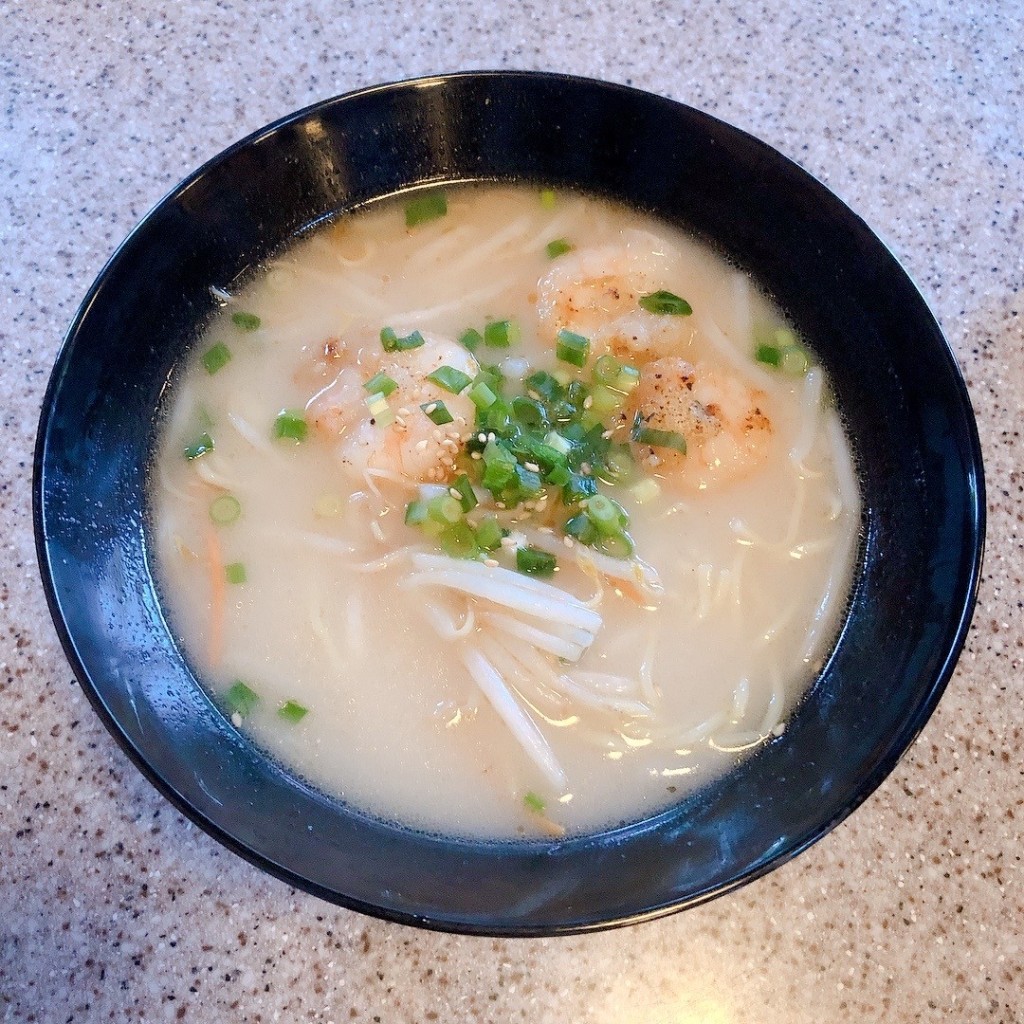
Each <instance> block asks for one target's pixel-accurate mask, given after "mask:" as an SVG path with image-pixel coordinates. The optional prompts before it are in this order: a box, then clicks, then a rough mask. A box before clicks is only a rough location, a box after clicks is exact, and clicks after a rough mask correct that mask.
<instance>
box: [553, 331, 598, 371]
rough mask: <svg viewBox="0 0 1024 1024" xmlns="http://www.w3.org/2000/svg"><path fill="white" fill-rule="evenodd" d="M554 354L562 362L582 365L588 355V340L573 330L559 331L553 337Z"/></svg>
mask: <svg viewBox="0 0 1024 1024" xmlns="http://www.w3.org/2000/svg"><path fill="white" fill-rule="evenodd" d="M555 355H556V356H558V358H559V359H561V360H562V362H563V363H572V365H573V366H584V365H586V362H587V358H588V357H589V356H590V340H589V339H588V338H584V337H583V335H582V334H576V333H574V332H573V331H565V330H562V331H559V332H558V336H557V338H556V339H555Z"/></svg>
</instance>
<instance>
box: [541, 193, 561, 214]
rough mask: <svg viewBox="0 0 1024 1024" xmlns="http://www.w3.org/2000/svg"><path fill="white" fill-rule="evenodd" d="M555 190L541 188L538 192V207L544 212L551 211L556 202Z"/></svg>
mask: <svg viewBox="0 0 1024 1024" xmlns="http://www.w3.org/2000/svg"><path fill="white" fill-rule="evenodd" d="M557 198H558V197H557V196H556V195H555V190H554V189H553V188H542V189H541V190H540V205H541V206H542V207H543V208H544V209H545V210H553V209H554V208H555V203H556V201H557Z"/></svg>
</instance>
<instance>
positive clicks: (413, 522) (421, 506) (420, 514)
mask: <svg viewBox="0 0 1024 1024" xmlns="http://www.w3.org/2000/svg"><path fill="white" fill-rule="evenodd" d="M428 511H429V510H428V508H427V503H426V502H425V501H410V502H409V504H408V505H406V506H405V525H406V526H419V525H420V523H423V522H425V521H426V518H427V513H428Z"/></svg>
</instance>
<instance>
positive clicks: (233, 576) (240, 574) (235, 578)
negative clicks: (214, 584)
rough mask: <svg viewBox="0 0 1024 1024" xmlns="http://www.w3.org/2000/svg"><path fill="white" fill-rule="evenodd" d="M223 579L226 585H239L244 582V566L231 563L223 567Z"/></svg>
mask: <svg viewBox="0 0 1024 1024" xmlns="http://www.w3.org/2000/svg"><path fill="white" fill-rule="evenodd" d="M224 577H225V578H226V579H227V581H228V583H233V584H239V583H244V582H245V581H246V578H247V577H246V572H245V565H244V564H243V563H242V562H232V563H231V564H230V565H225V566H224Z"/></svg>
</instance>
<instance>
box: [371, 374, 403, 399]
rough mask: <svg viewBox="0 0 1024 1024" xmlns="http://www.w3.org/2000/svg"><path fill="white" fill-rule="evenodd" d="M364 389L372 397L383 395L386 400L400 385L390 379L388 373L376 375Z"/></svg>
mask: <svg viewBox="0 0 1024 1024" xmlns="http://www.w3.org/2000/svg"><path fill="white" fill-rule="evenodd" d="M363 387H364V388H365V389H366V390H367V391H368V392H369V393H370V394H371V395H383V396H384V397H385V398H387V397H388V395H390V394H391V392H392V391H394V390H395V388H397V387H398V385H397V384H396V383H395V381H394V379H393V378H391V377H389V376H388V375H387V374H386V373H375V374H374V375H373V376H372V377H371V378H370V379H369V380H368V381H367V382H366V383H365V384H364V385H363Z"/></svg>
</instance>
